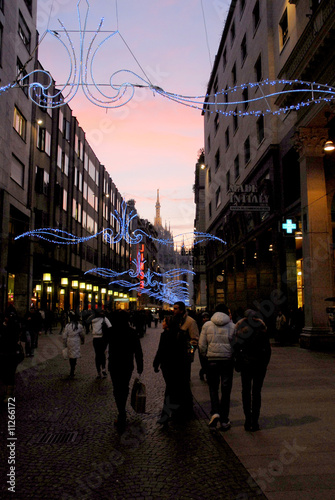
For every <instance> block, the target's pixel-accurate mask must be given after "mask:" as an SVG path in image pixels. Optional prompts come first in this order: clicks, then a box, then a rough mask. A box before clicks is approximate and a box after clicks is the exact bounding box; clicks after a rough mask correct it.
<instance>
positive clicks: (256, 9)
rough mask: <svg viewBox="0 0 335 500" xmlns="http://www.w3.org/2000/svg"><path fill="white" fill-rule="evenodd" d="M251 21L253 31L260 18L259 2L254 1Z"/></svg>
mask: <svg viewBox="0 0 335 500" xmlns="http://www.w3.org/2000/svg"><path fill="white" fill-rule="evenodd" d="M252 19H253V23H254V31H256V30H257V28H258V25H259V21H260V16H259V0H257V1H256V3H255V7H254V10H253V11H252Z"/></svg>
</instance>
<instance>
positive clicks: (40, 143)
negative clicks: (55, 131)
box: [36, 125, 46, 151]
mask: <svg viewBox="0 0 335 500" xmlns="http://www.w3.org/2000/svg"><path fill="white" fill-rule="evenodd" d="M45 132H46V130H45V128H44V127H40V126H39V125H38V127H37V144H36V146H37V148H38V149H39V150H40V151H45Z"/></svg>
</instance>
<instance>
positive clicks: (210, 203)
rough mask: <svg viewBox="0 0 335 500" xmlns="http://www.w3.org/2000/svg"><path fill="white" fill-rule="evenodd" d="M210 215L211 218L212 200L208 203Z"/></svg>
mask: <svg viewBox="0 0 335 500" xmlns="http://www.w3.org/2000/svg"><path fill="white" fill-rule="evenodd" d="M208 216H209V218H211V217H212V202H211V201H210V202H209V204H208Z"/></svg>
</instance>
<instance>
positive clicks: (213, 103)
mask: <svg viewBox="0 0 335 500" xmlns="http://www.w3.org/2000/svg"><path fill="white" fill-rule="evenodd" d="M81 3H84V0H79V1H78V2H77V13H78V23H79V30H67V29H66V27H65V26H64V24H63V23H62V22H61V21H59V23H60V28H58V29H57V30H51V29H48V30H47V31H46V32H45V34H44V35H43V36H42V37H41V40H43V38H44V37H45V36H46V34H49V35H51V36H52V37H53V38H55V39H56V40H57V41H59V43H61V44H62V46H63V47H64V49H65V51H66V53H67V55H68V57H69V60H70V73H69V76H68V78H67V80H66V82H65V83H64V84H61V85H58V87H60V88H59V90H57V91H56V92H55V93H54V95H51V94H50V93H49V90H51V88H52V84H53V79H52V76H51V75H50V73H48V72H47V71H44V70H34V71H32V72H31V73H29V74H27V75H25V76H22V78H18V79H16V80H15V81H14V82H13V83H12V84H8V85H6V86H3V87H0V94H1V93H3V92H5V91H7V90H9V89H11V88H14V87H17V86H27V87H28V94H29V97H30V99H31V100H32V101H33V102H34V103H35V104H37V105H38V106H40V107H41V108H44V109H52V108H57V107H61V106H64V105H65V104H68V103H69V102H70V101H71V100H72V99H73V98H74V96H75V95H76V94H77V92H78V89H79V88H82V90H83V92H84V94H85V96H86V98H87V99H88V100H89V101H90V102H92V103H93V104H95V105H96V106H99V107H103V108H119V107H122V106H124V105H126V104H127V103H129V101H131V99H132V98H133V97H134V95H135V90H136V88H146V89H148V90H150V91H151V92H152V93H153V94H154V95H159V96H161V97H164V98H166V99H169V100H171V101H174V102H177V103H179V104H182V105H184V106H187V107H190V108H194V109H197V110H200V111H202V112H204V113H219V114H222V115H224V116H260V115H266V114H273V115H279V114H281V113H287V112H288V111H291V110H299V109H300V108H301V107H304V106H309V105H311V104H319V103H320V102H329V101H332V100H333V99H334V97H335V88H334V87H331V86H329V85H327V84H320V83H316V82H306V81H303V80H285V79H281V80H269V79H265V80H262V81H261V82H254V83H245V84H242V85H237V86H234V87H230V88H228V89H225V90H221V91H219V92H215V93H213V94H206V95H201V96H185V95H182V94H176V93H172V92H166V91H165V90H163V89H162V88H161V87H159V86H156V85H153V84H152V83H151V81H150V79H149V78H148V76H147V75H146V74H145V72H144V70H143V68H142V67H141V66H140V64H139V63H138V61H137V60H136V58H135V57H134V55H133V54H132V52H131V50H130V48H129V46H128V44H127V43H126V41H125V39H124V38H123V36H122V35H121V33H120V31H119V30H118V29H117V30H115V31H109V32H107V33H109V34H108V36H106V37H105V38H104V39H103V40H102V41H101V42H100V43H98V42H97V38H98V35H99V34H101V33H103V31H102V27H103V22H104V19H103V18H102V19H101V20H100V23H99V26H98V28H97V29H96V30H95V31H93V36H92V38H91V40H90V42H89V43H88V47H87V48H86V45H87V44H86V38H87V34H88V33H92V31H89V30H88V29H87V22H88V17H89V10H90V4H89V2H88V0H85V3H86V7H87V8H86V13H85V14H84V15H82V14H81V11H80V4H81ZM70 33H79V36H80V47H79V56H77V54H76V50H75V47H74V43H73V40H72V38H71V36H70ZM114 36H119V37H120V38H121V40H122V41H123V43H124V44H125V46H126V47H127V49H128V50H129V51H130V52H131V54H132V56H133V57H134V58H135V60H136V62H137V64H138V65H139V66H140V68H141V70H142V72H143V73H144V78H143V77H142V76H140V75H138V74H136V73H135V72H134V71H130V70H127V69H120V70H117V71H115V72H114V73H113V74H112V75H111V77H110V82H109V85H108V86H109V87H110V89H111V90H112V91H113V92H114V95H108V94H107V93H106V91H105V90H103V88H104V87H105V86H106V84H102V83H97V82H96V80H95V77H94V70H93V65H94V61H95V59H96V56H97V54H98V53H99V51H100V49H101V48H102V47H103V45H104V44H105V43H106V42H107V41H108V40H110V39H111V38H112V37H114ZM62 37H63V38H62ZM31 76H34V77H36V78H37V80H41V81H34V82H32V83H26V82H29V78H30V77H31ZM120 76H121V77H122V76H123V77H126V79H125V80H124V81H123V83H116V81H115V80H116V78H119V77H120ZM43 80H44V81H46V83H42V81H43ZM282 86H284V88H283V89H281V90H278V87H282ZM249 88H259V89H260V90H261V95H260V96H258V97H254V98H252V99H249V98H248V99H244V98H243V91H244V90H246V89H249ZM93 92H95V94H94V93H93ZM299 93H301V94H304V95H305V96H306V97H305V98H304V100H303V101H302V102H299V103H295V104H291V105H288V106H284V107H282V108H276V109H273V108H272V107H271V106H270V105H269V103H268V99H270V98H272V97H276V96H279V95H285V94H290V95H292V94H299ZM238 94H241V98H240V99H239V98H236V96H237V95H238ZM232 96H233V99H231V97H232ZM260 102H262V103H264V102H265V107H264V106H262V109H256V110H249V109H247V110H244V111H241V110H236V106H237V105H239V104H240V105H246V104H251V103H253V104H255V103H260ZM233 107H234V109H232V108H233Z"/></svg>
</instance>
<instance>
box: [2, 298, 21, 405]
mask: <svg viewBox="0 0 335 500" xmlns="http://www.w3.org/2000/svg"><path fill="white" fill-rule="evenodd" d="M14 311H15V309H14V310H13V308H12V307H11V308H8V309H7V311H6V312H5V315H4V318H3V321H2V322H1V325H0V379H1V381H2V382H3V384H4V385H5V396H4V400H3V401H4V403H8V400H9V399H10V398H11V397H13V396H14V387H15V373H16V368H17V364H18V362H17V356H16V351H17V344H18V341H19V338H20V325H19V322H18V318H17V315H16V313H15V312H14Z"/></svg>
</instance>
